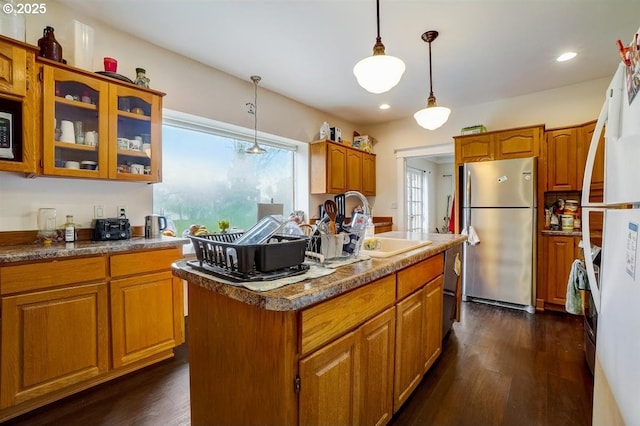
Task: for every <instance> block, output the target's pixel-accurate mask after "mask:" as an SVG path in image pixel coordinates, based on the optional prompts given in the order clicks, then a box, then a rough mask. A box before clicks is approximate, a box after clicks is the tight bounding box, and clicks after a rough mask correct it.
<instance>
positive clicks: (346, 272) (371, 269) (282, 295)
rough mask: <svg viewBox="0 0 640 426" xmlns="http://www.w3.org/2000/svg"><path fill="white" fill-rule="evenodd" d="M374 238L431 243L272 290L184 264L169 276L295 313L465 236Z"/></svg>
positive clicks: (459, 241) (405, 234)
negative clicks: (232, 281)
mask: <svg viewBox="0 0 640 426" xmlns="http://www.w3.org/2000/svg"><path fill="white" fill-rule="evenodd" d="M376 237H390V238H404V239H408V240H429V241H431V242H432V243H431V244H430V245H427V246H423V247H419V248H416V249H413V250H410V251H407V252H405V253H401V254H398V255H395V256H391V257H388V258H371V259H368V260H362V261H359V262H356V263H352V264H349V265H346V266H342V267H340V268H337V270H336V272H335V273H333V274H330V275H327V276H324V277H321V278H314V279H309V280H305V281H301V282H299V283H295V284H289V285H286V286H284V287H280V288H277V289H274V290H269V291H264V292H257V291H252V290H249V289H247V288H244V287H242V286H239V285H231V284H228V283H226V282H224V280H220V279H217V278H216V277H215V276H212V275H209V274H206V273H204V272H200V271H198V270H196V269H194V268H191V267H190V266H189V265H188V264H187V263H186V261H179V262H176V263H174V264H173V267H172V269H173V274H174V275H175V276H177V277H180V278H182V279H184V280H187V281H188V282H189V283H190V284H193V285H197V286H200V287H203V288H206V289H208V290H210V291H214V292H216V293H219V294H222V295H224V296H226V297H229V298H231V299H235V300H238V301H241V302H244V303H246V304H249V305H254V306H258V307H260V308H263V309H266V310H271V311H295V310H299V309H302V308H305V307H307V306H310V305H313V304H315V303H318V302H321V301H323V300H326V299H329V298H332V297H335V296H337V295H340V294H342V293H345V292H347V291H349V290H352V289H355V288H357V287H360V286H362V285H365V284H367V283H369V282H371V281H374V280H376V279H378V278H382V277H384V276H386V275H389V274H392V273H394V272H396V271H398V270H400V269H404V268H406V267H408V266H411V265H413V264H415V263H418V262H420V261H422V260H424V259H427V258H429V257H432V256H434V255H436V254H438V253H441V252H444V251H445V250H447V249H448V248H450V247H454V246H456V245H458V244H462V242H464V241H465V240H466V236H464V235H457V234H431V233H409V232H399V231H392V232H385V233H381V234H376Z"/></svg>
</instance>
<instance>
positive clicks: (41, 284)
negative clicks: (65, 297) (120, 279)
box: [0, 256, 107, 295]
mask: <svg viewBox="0 0 640 426" xmlns="http://www.w3.org/2000/svg"><path fill="white" fill-rule="evenodd" d="M105 259H106V258H105V257H104V256H96V257H86V258H80V259H78V258H75V259H66V260H53V261H50V262H36V263H29V264H26V265H15V266H3V267H2V268H0V293H1V294H3V295H5V294H11V293H17V292H22V291H31V290H38V289H43V288H48V287H56V286H61V285H66V284H75V283H81V282H91V281H104V280H105V279H106V276H107V270H106V262H105Z"/></svg>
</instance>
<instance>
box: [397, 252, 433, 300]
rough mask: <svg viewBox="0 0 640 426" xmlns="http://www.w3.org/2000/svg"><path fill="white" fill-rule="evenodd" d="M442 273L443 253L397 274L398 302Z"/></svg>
mask: <svg viewBox="0 0 640 426" xmlns="http://www.w3.org/2000/svg"><path fill="white" fill-rule="evenodd" d="M443 272H444V253H441V254H439V255H437V256H433V257H430V258H429V259H426V260H423V261H422V262H420V263H416V264H415V265H412V266H409V267H408V268H406V269H403V270H402V271H399V272H398V300H400V299H402V298H403V297H405V296H406V295H408V294H409V293H412V292H413V291H415V290H416V289H418V288H420V287H421V286H422V285H424V284H426V283H428V282H429V281H431V280H432V279H434V278H435V277H437V276H438V275H440V274H442V273H443Z"/></svg>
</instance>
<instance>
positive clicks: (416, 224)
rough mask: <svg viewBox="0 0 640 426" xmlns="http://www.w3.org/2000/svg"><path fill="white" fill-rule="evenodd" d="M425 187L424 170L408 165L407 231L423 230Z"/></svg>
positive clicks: (424, 221)
mask: <svg viewBox="0 0 640 426" xmlns="http://www.w3.org/2000/svg"><path fill="white" fill-rule="evenodd" d="M424 188H425V185H424V172H423V171H422V170H418V169H416V168H413V167H407V231H409V232H411V231H416V232H421V231H422V230H423V228H424V223H426V220H425V215H424V211H425V205H424V201H423V200H425V199H426V197H425V196H424V195H425V194H424V192H425V189H424Z"/></svg>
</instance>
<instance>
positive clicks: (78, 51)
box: [73, 20, 94, 70]
mask: <svg viewBox="0 0 640 426" xmlns="http://www.w3.org/2000/svg"><path fill="white" fill-rule="evenodd" d="M93 34H94V31H93V28H92V27H90V26H89V25H87V24H83V23H82V22H79V21H75V20H74V21H73V65H74V66H75V67H76V68H82V69H84V70H92V69H93Z"/></svg>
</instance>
